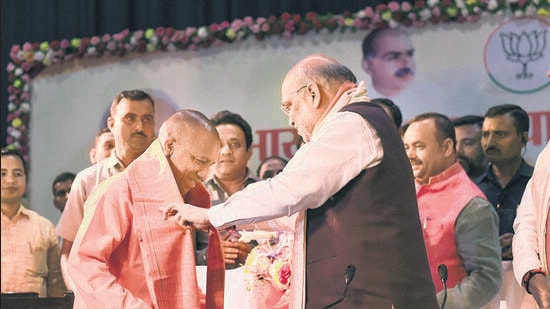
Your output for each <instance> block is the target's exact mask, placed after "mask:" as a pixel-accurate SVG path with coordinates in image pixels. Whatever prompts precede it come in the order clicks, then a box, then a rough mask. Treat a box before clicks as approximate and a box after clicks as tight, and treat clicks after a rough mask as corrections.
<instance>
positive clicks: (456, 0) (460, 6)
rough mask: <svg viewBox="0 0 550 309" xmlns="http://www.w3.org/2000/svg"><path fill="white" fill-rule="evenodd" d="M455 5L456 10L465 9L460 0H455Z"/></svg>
mask: <svg viewBox="0 0 550 309" xmlns="http://www.w3.org/2000/svg"><path fill="white" fill-rule="evenodd" d="M455 4H456V7H458V8H461V9H462V8H465V6H464V1H462V0H455Z"/></svg>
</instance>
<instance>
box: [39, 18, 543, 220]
mask: <svg viewBox="0 0 550 309" xmlns="http://www.w3.org/2000/svg"><path fill="white" fill-rule="evenodd" d="M511 20H512V18H511V17H510V16H508V17H506V16H503V15H500V16H490V17H483V18H482V19H481V20H480V21H478V22H477V23H469V24H458V23H453V24H440V25H437V26H429V27H425V28H421V29H418V28H413V27H410V28H405V29H404V30H405V31H406V32H407V33H408V34H409V35H410V38H411V40H412V43H413V45H414V48H415V50H416V51H415V60H416V67H417V74H416V76H415V78H414V83H413V84H412V85H411V86H410V87H411V90H410V91H411V95H410V96H408V98H409V99H408V100H407V99H399V98H396V103H397V104H398V105H399V106H400V107H401V109H402V111H403V113H404V118H405V120H406V119H410V118H411V117H413V116H414V115H415V114H418V113H422V112H427V111H435V112H441V113H444V114H446V115H448V116H449V117H458V116H462V115H465V114H479V115H483V114H484V113H485V111H486V110H487V109H488V108H489V107H491V106H493V105H496V104H503V103H514V104H518V105H521V106H522V107H523V108H524V109H525V110H527V111H528V112H529V113H530V115H531V132H530V142H529V144H528V145H527V151H526V154H525V156H526V158H527V159H528V160H529V161H530V162H533V161H534V159H535V158H536V155H537V154H538V153H539V151H540V150H541V149H542V147H543V145H544V144H545V143H546V141H547V140H548V139H549V137H550V133H549V131H550V120H549V119H550V99H549V98H550V87H546V86H547V85H548V82H549V81H550V79H548V78H547V77H546V76H545V71H546V70H548V69H549V68H550V55H549V53H550V51H549V49H550V47H546V46H548V45H550V44H548V43H550V41H549V40H548V36H549V35H550V34H549V31H548V28H549V25H548V20H542V19H526V20H523V21H521V23H520V25H519V26H518V25H514V27H516V28H517V27H521V25H522V24H525V25H527V26H528V27H530V28H529V29H528V31H527V30H521V29H519V30H518V29H516V28H513V29H509V27H510V26H509V22H510V21H511ZM533 27H534V28H533ZM533 29H535V30H533ZM499 31H500V32H501V33H499ZM533 31H535V33H536V34H537V35H536V36H533V38H532V40H535V41H536V40H539V42H542V40H544V42H548V43H547V44H546V45H545V47H544V49H541V50H539V54H540V55H539V56H540V57H539V58H538V59H535V58H536V57H535V55H532V57H531V58H530V60H525V59H524V60H521V59H519V58H521V57H519V58H518V57H516V58H517V59H515V61H514V59H512V60H510V59H511V58H513V57H514V55H513V54H514V51H513V50H512V52H510V46H511V45H512V44H506V43H505V42H506V36H510V37H513V33H516V34H517V35H516V36H517V37H518V38H522V35H523V40H524V42H525V40H529V39H531V37H530V36H529V34H530V33H532V32H533ZM367 33H368V31H357V32H355V33H343V34H341V33H332V34H330V33H321V34H315V33H310V34H306V35H303V36H296V37H293V38H292V39H290V40H288V39H284V38H268V39H265V40H263V41H257V40H254V39H249V40H246V41H244V42H240V43H233V44H230V45H223V46H221V47H210V48H208V49H199V50H196V51H191V50H188V51H176V52H157V53H143V54H135V53H134V54H130V55H127V56H126V57H123V58H119V57H102V58H99V59H76V60H73V61H65V62H64V63H62V64H58V65H52V66H49V67H48V68H47V69H45V70H44V71H42V72H41V73H40V74H39V75H38V76H36V78H35V79H34V80H33V83H32V95H31V97H32V117H31V121H30V141H31V143H30V162H31V165H32V168H31V175H30V179H29V181H30V182H29V192H30V205H32V208H33V209H36V210H37V211H38V212H40V213H42V214H44V215H45V216H47V217H48V218H50V219H51V220H52V221H53V222H54V223H56V222H57V221H58V218H59V213H58V211H57V210H56V209H55V208H54V207H53V205H52V202H51V200H52V193H51V182H52V180H53V178H54V177H55V176H56V175H57V174H58V173H60V172H63V171H73V172H78V171H80V170H81V169H83V168H85V167H87V166H89V165H90V163H89V161H88V151H89V148H90V146H91V145H92V143H93V138H94V135H95V134H96V132H97V131H98V129H99V128H100V126H102V125H103V122H104V117H103V115H104V113H105V111H106V109H107V108H108V105H109V104H110V102H111V100H112V98H113V97H114V96H115V95H116V94H117V93H118V92H120V91H121V90H125V89H137V88H139V89H144V90H146V91H149V92H150V93H151V94H152V95H153V96H154V97H155V99H156V100H157V111H160V113H159V115H158V117H157V125H159V124H160V123H161V121H162V120H163V119H165V118H166V116H167V115H169V114H170V113H171V112H172V111H173V110H176V109H180V108H192V109H197V110H199V111H201V112H203V113H204V114H205V115H207V116H211V115H213V114H214V113H216V112H217V111H220V110H230V111H232V112H236V113H240V114H241V115H242V116H243V117H244V118H245V119H247V120H248V121H249V122H250V124H251V126H252V128H253V130H254V131H255V135H254V156H253V159H252V161H251V162H250V164H249V166H250V168H252V169H253V170H255V169H256V167H257V164H258V162H259V160H261V159H262V158H264V157H266V156H269V155H280V156H283V157H290V156H291V155H292V153H293V152H294V151H295V149H296V147H295V133H294V131H293V130H290V129H289V127H288V124H287V119H286V117H285V116H284V115H283V113H282V112H281V111H280V108H279V105H280V85H281V80H282V78H283V77H284V74H285V73H286V72H287V70H288V69H289V68H290V67H291V66H292V65H293V64H294V63H296V62H297V61H298V60H300V59H301V58H303V57H304V56H306V55H308V54H311V53H326V54H329V55H331V56H333V57H334V58H336V59H337V60H339V61H341V62H342V63H344V64H345V65H347V66H348V67H349V68H350V69H352V71H353V72H354V73H355V74H356V76H357V78H358V79H359V80H364V81H365V82H366V83H367V85H368V86H367V87H368V88H367V89H368V90H369V91H370V90H371V86H370V77H369V76H368V75H367V74H366V73H365V72H364V71H363V69H362V67H361V59H362V52H361V42H362V40H363V38H364V36H365V35H366V34H367ZM501 34H504V35H501ZM516 41H517V42H519V41H521V39H517V40H516ZM533 42H534V41H533ZM495 44H497V45H495ZM516 45H517V44H516ZM516 45H515V46H516ZM540 46H542V45H540ZM522 48H523V47H522ZM541 48H542V47H541ZM515 52H516V53H520V54H526V53H528V54H529V53H531V54H537V53H536V52H535V51H525V50H522V51H517V50H516V51H515ZM501 54H503V55H501ZM516 56H517V55H516ZM497 57H500V58H498V59H497ZM528 61H530V62H528ZM495 63H496V64H495ZM499 63H500V66H499ZM499 67H501V68H502V67H506V68H508V71H506V72H504V73H503V72H501V71H498V68H499ZM510 72H512V73H510ZM541 72H542V73H541ZM510 74H512V75H513V74H518V75H517V76H516V75H513V76H512V79H515V82H514V81H512V82H510V81H509V80H506V79H505V78H506V76H508V77H510ZM522 74H523V75H522ZM529 74H531V75H529ZM541 74H542V77H541V76H540V75H541ZM529 76H530V77H529ZM525 79H530V83H528V85H523V84H522V83H523V80H525ZM518 84H521V85H519V86H518V87H519V88H518V87H516V86H517V85H518ZM533 85H534V86H533ZM516 88H517V89H516ZM415 89H416V90H415ZM415 91H416V92H415ZM372 92H373V93H374V90H373V91H372ZM411 98H414V100H412V99H411ZM312 177H314V176H313V175H312Z"/></svg>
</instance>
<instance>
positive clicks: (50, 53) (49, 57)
mask: <svg viewBox="0 0 550 309" xmlns="http://www.w3.org/2000/svg"><path fill="white" fill-rule="evenodd" d="M53 57H54V53H53V51H52V50H51V49H50V50H48V53H47V54H46V56H45V57H44V60H43V61H42V63H43V64H44V65H45V66H48V65H51V64H52V62H53V61H52V60H53Z"/></svg>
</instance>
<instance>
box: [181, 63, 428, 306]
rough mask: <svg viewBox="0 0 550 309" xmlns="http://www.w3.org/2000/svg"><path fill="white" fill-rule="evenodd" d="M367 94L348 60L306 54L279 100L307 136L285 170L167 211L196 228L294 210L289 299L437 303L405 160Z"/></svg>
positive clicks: (391, 128)
mask: <svg viewBox="0 0 550 309" xmlns="http://www.w3.org/2000/svg"><path fill="white" fill-rule="evenodd" d="M369 101H370V100H369V98H368V96H367V92H366V89H365V87H364V86H363V83H359V84H356V79H355V76H354V75H353V73H352V72H351V71H350V70H349V69H348V68H347V67H345V66H344V65H342V64H340V63H338V62H337V61H336V60H334V59H333V58H331V57H329V56H326V55H321V54H314V55H310V56H308V57H306V58H304V59H303V60H301V61H300V62H298V63H297V64H296V65H295V66H294V67H293V68H292V69H291V70H290V71H289V72H288V73H287V75H286V77H285V78H284V81H283V85H282V104H281V109H282V110H283V112H284V113H285V114H286V115H288V117H289V124H290V125H291V126H292V127H294V128H296V129H297V130H298V134H299V135H300V136H301V137H302V138H303V140H304V144H303V145H302V146H301V147H300V148H299V150H298V151H297V152H296V153H295V154H294V156H293V157H292V159H291V160H290V161H289V162H288V164H287V165H286V167H285V168H284V169H283V171H282V172H281V173H279V174H278V175H276V176H275V177H273V178H271V179H270V180H268V181H260V182H257V183H254V184H251V185H249V186H248V187H246V188H245V189H244V190H242V191H239V192H237V193H235V194H234V195H233V196H231V197H230V198H229V199H228V200H227V201H226V202H225V203H223V204H220V205H219V206H215V207H213V208H211V209H210V210H209V211H203V210H200V209H197V208H195V207H192V206H190V205H179V206H174V207H172V209H171V211H173V212H175V211H178V212H179V215H181V219H180V224H181V225H182V226H186V224H187V225H188V224H189V223H190V222H192V223H193V225H194V226H195V227H198V228H201V227H203V226H204V225H205V224H208V223H212V224H213V225H214V226H216V227H224V226H229V225H232V224H237V223H256V222H260V221H265V220H268V219H274V218H280V217H282V218H281V219H279V220H284V219H285V218H286V219H287V220H288V218H290V219H292V220H293V224H294V247H293V261H292V274H291V290H292V291H291V293H290V303H289V308H303V307H306V308H328V307H331V306H334V305H336V304H337V305H338V308H388V309H389V308H392V306H393V307H394V308H398V309H399V308H412V307H414V308H439V306H438V304H437V300H436V297H435V287H434V284H433V282H432V280H431V275H430V270H429V266H428V259H427V256H426V249H425V245H424V240H423V237H422V230H421V224H420V219H419V215H418V208H417V203H416V196H415V189H414V181H413V175H412V170H411V167H410V165H409V162H408V160H407V157H406V154H405V151H404V149H403V144H402V142H401V139H400V136H399V133H398V131H397V129H396V128H395V125H394V124H393V123H392V121H391V120H390V118H389V117H388V116H387V115H386V113H385V112H384V110H383V109H382V108H381V107H380V106H378V105H376V104H371V103H370V102H369ZM304 232H305V233H304ZM304 274H305V280H304Z"/></svg>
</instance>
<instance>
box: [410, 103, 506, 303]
mask: <svg viewBox="0 0 550 309" xmlns="http://www.w3.org/2000/svg"><path fill="white" fill-rule="evenodd" d="M403 142H404V144H405V151H406V152H407V156H408V157H409V160H410V163H411V166H412V169H413V174H414V177H415V186H416V197H417V199H418V208H419V214H420V220H421V223H422V230H423V233H424V240H425V243H426V250H427V253H428V261H429V263H430V270H431V272H432V279H433V281H434V283H435V285H436V291H437V292H438V300H439V303H440V304H442V303H443V302H444V299H445V293H447V295H448V297H447V299H446V304H447V308H480V307H481V306H483V305H484V304H486V303H487V302H489V301H490V300H491V299H492V298H493V297H494V296H495V295H496V293H497V292H498V289H499V287H500V283H501V280H502V278H501V277H502V275H501V254H500V244H499V239H498V216H497V214H496V212H495V210H494V209H493V206H492V205H491V204H490V203H489V202H488V201H487V200H486V199H485V195H484V194H483V192H481V190H480V189H479V188H478V187H477V186H476V185H475V183H473V182H472V181H471V180H470V178H469V177H468V175H467V174H466V172H465V171H464V169H463V168H462V166H461V165H460V163H459V162H458V161H457V156H456V147H455V144H456V137H455V130H454V127H453V125H452V123H451V121H450V120H449V118H447V117H446V116H445V115H442V114H437V113H424V114H420V115H418V116H416V117H415V118H414V119H413V120H411V121H410V123H409V126H408V127H407V130H406V131H405V133H404V136H403ZM441 264H444V265H446V267H447V269H448V279H447V280H446V286H447V288H448V291H444V284H443V280H441V279H440V278H439V273H438V268H439V265H441Z"/></svg>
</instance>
